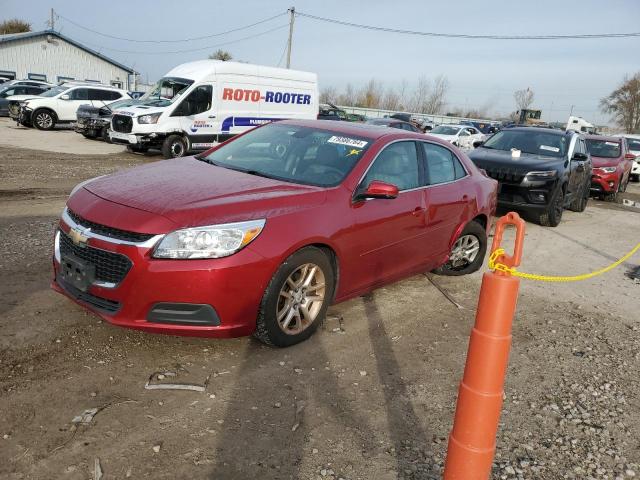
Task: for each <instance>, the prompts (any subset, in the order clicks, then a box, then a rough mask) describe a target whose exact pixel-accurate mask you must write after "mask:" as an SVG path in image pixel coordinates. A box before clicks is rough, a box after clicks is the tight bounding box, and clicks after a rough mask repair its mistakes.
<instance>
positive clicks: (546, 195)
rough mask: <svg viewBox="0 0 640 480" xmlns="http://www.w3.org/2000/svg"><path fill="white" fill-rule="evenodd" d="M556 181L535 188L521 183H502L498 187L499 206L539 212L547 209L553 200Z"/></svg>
mask: <svg viewBox="0 0 640 480" xmlns="http://www.w3.org/2000/svg"><path fill="white" fill-rule="evenodd" d="M554 185H555V182H550V185H543V186H540V187H535V188H527V187H523V186H521V185H514V184H509V183H500V184H499V187H498V206H499V207H501V208H506V209H509V208H513V209H516V210H526V211H533V212H539V211H544V210H547V208H548V205H549V203H550V202H551V200H552V196H553V188H550V187H551V186H554Z"/></svg>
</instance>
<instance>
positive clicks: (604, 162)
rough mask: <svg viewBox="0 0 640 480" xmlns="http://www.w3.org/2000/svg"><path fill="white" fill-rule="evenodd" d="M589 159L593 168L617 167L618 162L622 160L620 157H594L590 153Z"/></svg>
mask: <svg viewBox="0 0 640 480" xmlns="http://www.w3.org/2000/svg"><path fill="white" fill-rule="evenodd" d="M591 161H592V162H593V167H594V168H601V167H617V166H618V164H619V163H620V162H621V161H622V159H621V158H620V157H616V158H606V157H594V156H593V155H592V156H591Z"/></svg>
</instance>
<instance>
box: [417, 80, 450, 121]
mask: <svg viewBox="0 0 640 480" xmlns="http://www.w3.org/2000/svg"><path fill="white" fill-rule="evenodd" d="M447 90H449V80H447V77H445V76H444V75H438V76H437V77H436V78H435V79H434V80H433V87H432V88H431V91H430V93H429V96H428V97H427V102H426V104H425V105H424V108H423V110H420V112H421V113H431V114H437V113H440V112H441V111H442V109H443V108H444V106H445V103H446V102H445V98H446V95H447Z"/></svg>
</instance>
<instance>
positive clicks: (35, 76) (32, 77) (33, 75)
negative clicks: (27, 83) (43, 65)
mask: <svg viewBox="0 0 640 480" xmlns="http://www.w3.org/2000/svg"><path fill="white" fill-rule="evenodd" d="M27 78H28V79H29V80H38V81H40V82H46V81H47V76H46V75H44V74H42V73H28V74H27Z"/></svg>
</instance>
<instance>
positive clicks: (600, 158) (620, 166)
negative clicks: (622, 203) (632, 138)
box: [586, 135, 636, 201]
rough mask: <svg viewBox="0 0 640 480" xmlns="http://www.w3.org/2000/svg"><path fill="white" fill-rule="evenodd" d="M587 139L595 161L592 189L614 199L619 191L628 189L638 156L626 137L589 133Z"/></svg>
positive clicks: (597, 193)
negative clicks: (630, 148) (630, 147)
mask: <svg viewBox="0 0 640 480" xmlns="http://www.w3.org/2000/svg"><path fill="white" fill-rule="evenodd" d="M586 141H587V150H589V153H590V154H591V160H592V162H593V175H592V176H591V191H592V192H593V193H595V194H596V195H602V196H603V197H604V198H605V199H606V200H610V201H614V200H616V198H617V197H618V193H620V192H625V191H626V190H627V185H628V184H629V180H630V178H631V169H632V167H633V163H634V160H635V158H636V156H635V155H634V154H633V153H631V152H630V151H629V147H628V145H627V140H626V139H625V138H624V137H606V136H603V135H587V136H586Z"/></svg>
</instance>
